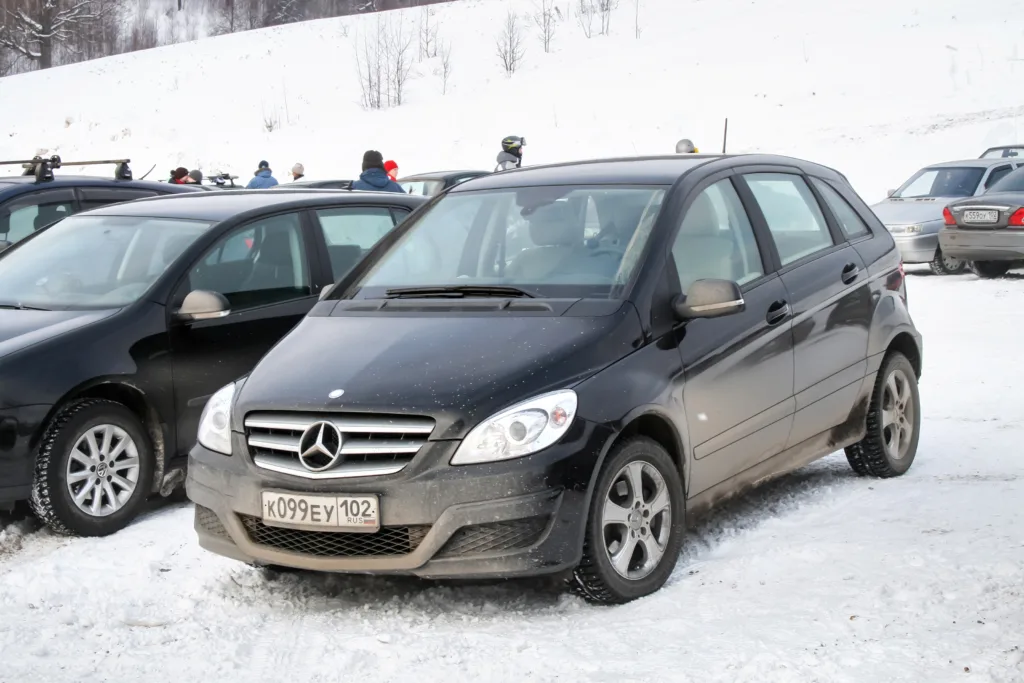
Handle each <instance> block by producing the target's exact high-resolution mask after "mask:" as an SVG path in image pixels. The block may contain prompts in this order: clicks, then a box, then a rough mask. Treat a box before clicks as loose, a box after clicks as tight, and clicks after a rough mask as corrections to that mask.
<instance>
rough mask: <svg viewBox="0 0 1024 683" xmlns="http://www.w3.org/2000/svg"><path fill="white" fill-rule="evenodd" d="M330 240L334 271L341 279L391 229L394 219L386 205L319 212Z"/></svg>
mask: <svg viewBox="0 0 1024 683" xmlns="http://www.w3.org/2000/svg"><path fill="white" fill-rule="evenodd" d="M316 217H317V218H318V219H319V221H320V229H321V230H323V233H324V241H326V242H327V254H328V256H329V257H330V259H331V273H332V275H333V276H334V279H335V280H336V281H337V280H340V279H341V278H342V277H344V276H345V275H346V274H348V272H349V271H350V270H352V268H354V267H355V265H356V264H357V263H359V261H360V260H362V258H363V256H364V255H365V254H366V252H368V251H369V250H370V249H371V248H373V245H375V244H377V242H379V241H380V240H381V238H382V237H384V236H385V235H387V234H388V233H389V232H391V229H392V228H394V227H395V222H394V220H393V219H392V217H391V211H390V210H388V209H387V208H386V207H373V206H366V207H364V206H354V207H346V208H340V209H325V210H323V211H317V212H316Z"/></svg>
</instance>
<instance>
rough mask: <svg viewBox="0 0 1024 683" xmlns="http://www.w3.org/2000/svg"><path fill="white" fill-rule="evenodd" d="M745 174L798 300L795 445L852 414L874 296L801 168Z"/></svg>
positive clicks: (860, 264)
mask: <svg viewBox="0 0 1024 683" xmlns="http://www.w3.org/2000/svg"><path fill="white" fill-rule="evenodd" d="M742 178H743V180H744V181H745V182H746V184H747V186H748V187H749V188H750V191H751V193H752V194H753V196H754V198H755V200H756V202H757V205H758V207H759V209H760V212H761V214H762V215H763V219H764V221H765V222H766V224H767V227H768V230H769V232H770V233H771V236H772V239H773V242H774V245H775V249H776V251H777V256H778V259H779V264H780V270H779V272H780V274H781V275H782V281H783V283H784V284H785V286H786V291H787V293H788V297H789V300H790V302H791V304H792V306H793V345H794V351H795V354H796V373H795V377H794V386H793V393H794V395H795V397H796V415H795V417H794V420H793V430H792V432H791V434H790V437H789V442H788V445H789V446H795V445H797V444H799V443H801V442H802V441H804V440H806V439H809V438H811V437H813V436H815V435H817V434H820V433H821V432H824V431H826V430H828V429H831V428H832V427H835V426H836V425H838V424H841V423H842V422H845V421H846V420H847V419H848V418H849V417H850V413H851V411H852V410H853V407H854V405H853V404H854V401H855V400H856V397H857V394H858V392H859V390H860V386H861V383H862V380H863V378H864V376H865V374H866V373H867V349H868V333H869V329H870V324H871V317H872V314H873V310H874V302H873V301H872V298H871V288H870V286H869V283H868V277H867V269H866V267H865V265H864V261H863V260H862V259H861V257H860V254H859V253H858V252H857V250H856V249H854V247H853V246H852V245H850V243H849V241H848V239H847V237H846V236H845V235H844V234H843V232H842V230H841V229H840V226H839V225H838V224H837V223H836V222H835V221H834V220H833V221H831V222H830V221H827V220H826V218H825V212H824V211H823V210H822V206H821V205H820V204H819V200H818V198H817V197H816V196H815V193H814V192H813V191H812V190H811V187H810V185H809V184H808V181H807V180H806V179H805V178H804V176H802V175H800V174H797V173H781V172H780V173H746V174H743V175H742ZM828 196H829V197H830V196H831V195H828ZM826 208H827V204H826ZM829 213H830V214H831V211H829ZM830 223H831V224H830Z"/></svg>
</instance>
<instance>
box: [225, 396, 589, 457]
mask: <svg viewBox="0 0 1024 683" xmlns="http://www.w3.org/2000/svg"><path fill="white" fill-rule="evenodd" d="M211 400H212V399H211ZM575 417H576V392H575V391H572V390H571V389H566V390H564V391H554V392H552V393H550V394H543V395H541V396H537V397H536V398H532V399H530V400H529V401H523V402H522V403H517V404H516V405H514V406H512V407H511V408H509V409H507V410H503V411H501V412H500V413H498V414H497V415H492V416H491V417H489V418H488V419H486V420H484V421H483V422H481V423H480V424H478V425H477V426H476V427H474V428H473V430H472V431H471V432H470V433H469V435H468V436H467V437H466V438H465V439H464V440H463V441H462V443H461V444H460V445H459V449H458V450H457V451H455V455H454V456H452V460H451V464H452V465H470V464H473V463H481V462H495V461H497V460H511V459H512V458H521V457H523V456H524V455H530V454H531V453H536V452H537V451H539V450H542V449H544V448H547V447H548V446H550V445H552V444H554V443H555V442H557V441H558V440H559V439H561V438H562V437H563V436H564V435H565V433H566V432H567V431H568V430H569V427H570V425H572V421H573V418H575Z"/></svg>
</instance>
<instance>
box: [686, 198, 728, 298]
mask: <svg viewBox="0 0 1024 683" xmlns="http://www.w3.org/2000/svg"><path fill="white" fill-rule="evenodd" d="M672 255H673V256H674V257H675V261H676V269H677V270H678V271H679V280H680V283H681V285H682V289H683V292H684V293H685V292H686V290H687V289H688V288H689V286H690V285H691V284H693V283H694V282H695V281H697V280H701V279H704V278H722V279H726V280H733V281H736V280H737V275H738V273H737V270H738V268H737V266H738V265H739V264H738V261H737V258H736V244H735V242H734V240H733V235H732V232H731V231H729V230H722V228H721V219H720V218H719V216H718V211H717V210H716V209H715V205H714V203H712V201H711V197H709V196H708V194H707V192H702V193H700V194H699V195H697V198H696V199H695V200H694V202H693V204H691V205H690V209H689V211H687V212H686V217H685V218H684V219H683V224H682V225H681V226H680V227H679V236H678V237H677V238H676V243H675V245H674V246H673V247H672Z"/></svg>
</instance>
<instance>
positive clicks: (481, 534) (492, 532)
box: [437, 517, 547, 557]
mask: <svg viewBox="0 0 1024 683" xmlns="http://www.w3.org/2000/svg"><path fill="white" fill-rule="evenodd" d="M545 527H547V518H546V517H529V518H527V519H516V520H512V521H508V522H493V523H490V524H474V525H473V526H464V527H462V528H461V529H459V530H458V531H456V532H455V533H454V534H453V535H452V537H451V538H449V539H448V542H447V543H445V544H444V547H443V548H441V552H439V553H438V554H437V556H438V557H459V556H462V555H478V554H481V553H493V552H499V551H504V550H518V549H521V548H529V547H530V546H531V545H533V544H534V543H536V542H537V540H538V539H539V538H540V536H541V534H543V533H544V529H545Z"/></svg>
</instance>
